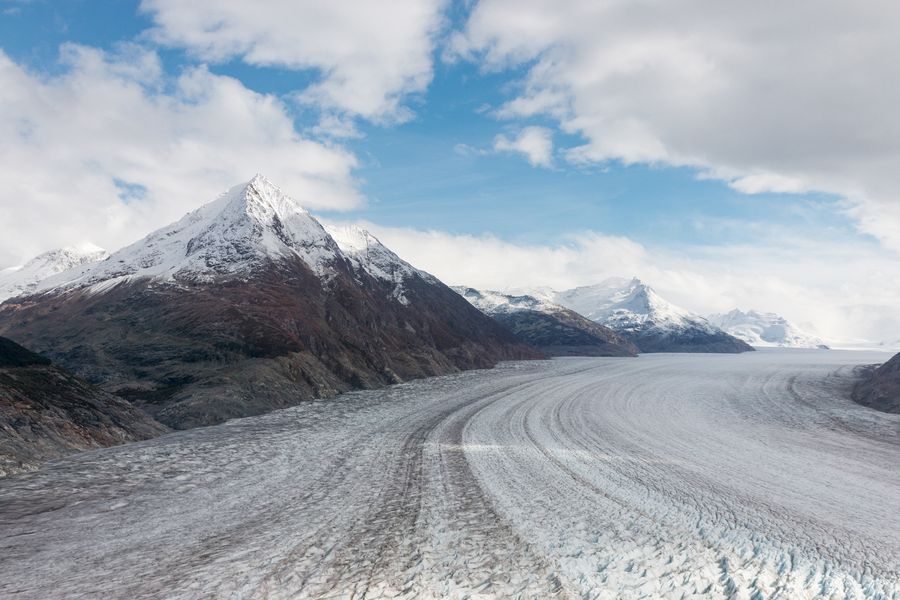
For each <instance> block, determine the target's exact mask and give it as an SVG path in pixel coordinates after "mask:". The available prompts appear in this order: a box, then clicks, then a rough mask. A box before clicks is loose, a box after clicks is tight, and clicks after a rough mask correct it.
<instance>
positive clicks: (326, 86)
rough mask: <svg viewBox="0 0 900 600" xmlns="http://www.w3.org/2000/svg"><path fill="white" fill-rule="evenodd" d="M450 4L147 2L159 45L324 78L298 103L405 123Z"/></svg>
mask: <svg viewBox="0 0 900 600" xmlns="http://www.w3.org/2000/svg"><path fill="white" fill-rule="evenodd" d="M443 5H444V1H443V0H395V1H392V2H387V3H386V2H320V1H318V0H270V1H268V2H265V3H264V4H260V3H253V2H240V1H234V0H224V1H223V0H193V1H191V2H183V1H182V0H143V2H142V3H141V9H142V10H143V11H145V12H146V13H148V14H149V15H150V16H151V17H152V18H153V20H154V21H155V23H156V27H155V28H154V29H153V30H152V31H151V32H150V36H151V37H152V39H154V40H156V41H157V42H160V43H163V44H166V45H170V46H177V47H183V48H187V49H188V50H189V51H190V52H192V53H194V54H195V55H196V56H198V57H200V58H201V59H202V60H205V61H226V60H230V59H233V58H239V59H241V60H243V61H244V62H246V63H248V64H251V65H257V66H276V67H285V68H289V69H297V70H306V69H314V70H317V71H318V72H319V73H320V74H321V77H320V78H319V79H318V80H317V81H315V82H314V83H312V84H311V85H309V86H308V87H306V88H304V89H303V90H301V91H300V92H299V94H298V98H299V99H300V100H301V101H303V102H308V103H312V104H315V105H317V106H319V107H322V108H323V109H325V110H334V111H338V112H341V113H351V114H354V115H360V116H362V117H366V118H369V119H373V120H397V119H401V120H402V119H404V118H405V117H406V116H408V109H406V108H404V106H403V105H402V100H403V98H404V96H405V95H407V94H410V93H418V92H422V91H424V90H425V89H426V87H427V86H428V84H429V83H430V81H431V77H432V57H431V54H432V48H433V45H434V37H435V36H436V34H437V32H438V30H439V28H440V26H441V24H442V10H443Z"/></svg>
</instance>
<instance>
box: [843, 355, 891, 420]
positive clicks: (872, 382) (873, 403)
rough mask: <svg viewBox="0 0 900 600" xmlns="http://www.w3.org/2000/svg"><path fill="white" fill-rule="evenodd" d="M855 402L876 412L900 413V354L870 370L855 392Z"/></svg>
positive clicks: (857, 385)
mask: <svg viewBox="0 0 900 600" xmlns="http://www.w3.org/2000/svg"><path fill="white" fill-rule="evenodd" d="M853 400H855V401H856V402H858V403H860V404H862V405H864V406H869V407H871V408H874V409H876V410H880V411H884V412H892V413H900V354H897V355H895V356H894V357H893V358H892V359H891V360H889V361H887V362H886V363H884V364H883V365H881V366H880V367H878V368H871V369H868V371H867V372H866V373H864V375H863V379H862V380H861V381H860V382H859V383H857V384H856V387H855V388H854V390H853Z"/></svg>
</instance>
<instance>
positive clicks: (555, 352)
mask: <svg viewBox="0 0 900 600" xmlns="http://www.w3.org/2000/svg"><path fill="white" fill-rule="evenodd" d="M452 289H453V290H454V291H455V292H456V293H458V294H460V295H461V296H462V297H463V298H465V299H466V300H468V301H469V302H470V303H471V304H472V305H473V306H475V307H476V308H478V309H479V310H481V311H482V312H484V313H485V314H487V315H489V316H490V317H492V318H493V319H494V320H495V321H497V322H498V323H500V324H501V325H503V326H505V327H506V328H508V329H509V330H511V331H512V332H513V333H515V334H516V335H517V336H519V337H520V338H521V339H522V340H523V341H525V342H527V343H529V344H531V345H533V346H536V347H537V348H539V349H541V350H542V351H543V352H545V353H546V354H549V355H551V356H636V355H637V348H636V347H635V346H634V344H632V343H631V342H629V341H627V340H626V339H624V338H622V337H621V336H619V335H618V334H616V333H615V332H614V331H612V330H611V329H609V328H608V327H605V326H603V325H600V324H599V323H595V322H593V321H591V320H590V319H588V318H586V317H584V316H582V315H580V314H578V313H576V312H575V311H573V310H570V309H567V308H565V307H563V306H560V305H558V304H554V303H552V302H549V301H547V300H542V299H539V298H535V297H534V296H530V295H509V294H503V293H502V292H496V291H490V290H477V289H475V288H470V287H464V286H455V287H453V288H452Z"/></svg>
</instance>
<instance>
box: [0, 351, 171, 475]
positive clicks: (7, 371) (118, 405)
mask: <svg viewBox="0 0 900 600" xmlns="http://www.w3.org/2000/svg"><path fill="white" fill-rule="evenodd" d="M165 431H166V428H165V427H163V426H162V425H160V424H159V423H157V422H155V421H154V420H153V419H151V418H150V417H149V416H147V415H146V414H144V413H143V412H142V411H140V410H138V409H137V408H135V407H134V406H132V405H131V404H129V403H128V402H126V401H125V400H123V399H121V398H117V397H116V396H113V395H111V394H109V393H107V392H104V391H103V390H101V389H99V388H97V387H96V386H93V385H91V384H89V383H87V382H86V381H84V380H83V379H81V378H79V377H75V376H74V375H72V374H71V373H69V372H67V371H65V370H64V369H61V368H59V367H56V366H53V365H52V364H51V362H50V361H49V360H48V359H46V358H44V357H42V356H40V355H38V354H35V353H33V352H31V351H29V350H26V349H25V348H23V347H21V346H19V345H18V344H16V343H14V342H12V341H11V340H8V339H6V338H0V476H3V475H9V474H11V473H17V472H20V471H28V470H31V469H34V468H37V467H38V466H39V465H40V464H41V463H43V462H45V461H47V460H50V459H53V458H59V457H61V456H65V455H66V454H71V453H73V452H78V451H81V450H89V449H92V448H101V447H104V446H114V445H116V444H122V443H125V442H131V441H136V440H142V439H147V438H150V437H154V436H157V435H159V434H161V433H164V432H165Z"/></svg>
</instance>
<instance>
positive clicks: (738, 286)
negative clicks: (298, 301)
mask: <svg viewBox="0 0 900 600" xmlns="http://www.w3.org/2000/svg"><path fill="white" fill-rule="evenodd" d="M359 224H360V225H362V226H363V227H366V228H367V229H369V230H370V231H372V232H373V233H374V234H375V235H376V236H377V237H378V238H379V239H381V241H382V242H384V243H385V244H386V245H388V246H389V247H390V248H391V249H393V250H394V251H395V252H397V253H398V254H399V255H400V256H402V257H403V258H405V259H406V260H408V261H409V262H411V263H412V264H414V265H415V266H417V267H419V268H421V269H424V270H426V271H428V272H430V273H432V274H434V275H435V276H437V277H438V278H440V279H441V280H443V281H444V282H446V283H448V284H450V285H469V286H473V287H480V288H484V289H499V290H507V291H517V290H522V289H523V288H525V289H527V288H535V287H550V288H554V289H568V288H571V287H574V286H578V285H589V284H592V283H597V282H599V281H601V280H603V279H605V278H607V277H631V276H637V277H640V278H641V279H643V280H644V281H646V282H648V283H649V284H650V285H652V286H653V287H655V288H656V289H657V290H658V291H659V292H660V293H661V294H663V295H664V296H665V297H666V298H668V299H670V300H671V301H673V302H675V303H677V304H679V305H681V306H684V307H686V308H689V309H691V310H694V311H696V312H698V313H700V314H710V313H714V312H724V311H728V310H731V309H733V308H742V309H744V310H747V309H751V308H753V309H757V310H765V311H773V312H777V313H779V314H782V315H783V316H785V317H787V318H788V319H791V320H792V321H794V322H796V323H798V324H805V325H807V326H809V325H812V326H813V328H814V329H815V330H816V332H818V333H819V334H820V335H822V336H824V337H826V338H828V339H831V340H832V341H838V342H840V341H848V340H854V339H869V340H877V341H881V340H884V341H888V342H896V341H897V340H900V315H898V314H897V308H896V299H897V298H898V297H900V280H898V279H897V278H896V277H895V276H893V275H892V273H894V272H895V271H896V261H895V260H893V259H891V258H890V257H885V256H884V253H883V252H880V251H879V249H878V248H877V247H876V245H875V244H870V245H869V246H865V245H859V244H856V243H834V242H831V241H828V240H812V239H804V238H796V237H795V236H792V235H791V234H790V233H789V232H784V231H773V232H771V233H770V234H769V235H770V236H771V238H770V239H765V240H761V241H760V244H758V245H756V244H754V245H753V246H752V247H749V246H747V245H738V244H733V245H718V246H695V247H687V248H679V249H678V250H677V251H676V250H673V249H665V248H657V247H651V246H646V245H644V244H640V243H637V242H635V241H633V240H631V239H629V238H627V237H621V236H610V235H604V234H601V233H598V232H594V231H585V232H581V233H577V234H573V235H570V236H567V237H565V238H564V239H562V240H560V241H559V242H558V243H552V244H520V243H515V242H510V241H507V240H504V239H501V238H499V237H496V236H493V235H457V234H451V233H448V232H444V231H437V230H416V229H408V228H393V227H383V226H379V225H375V224H372V223H359Z"/></svg>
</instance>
